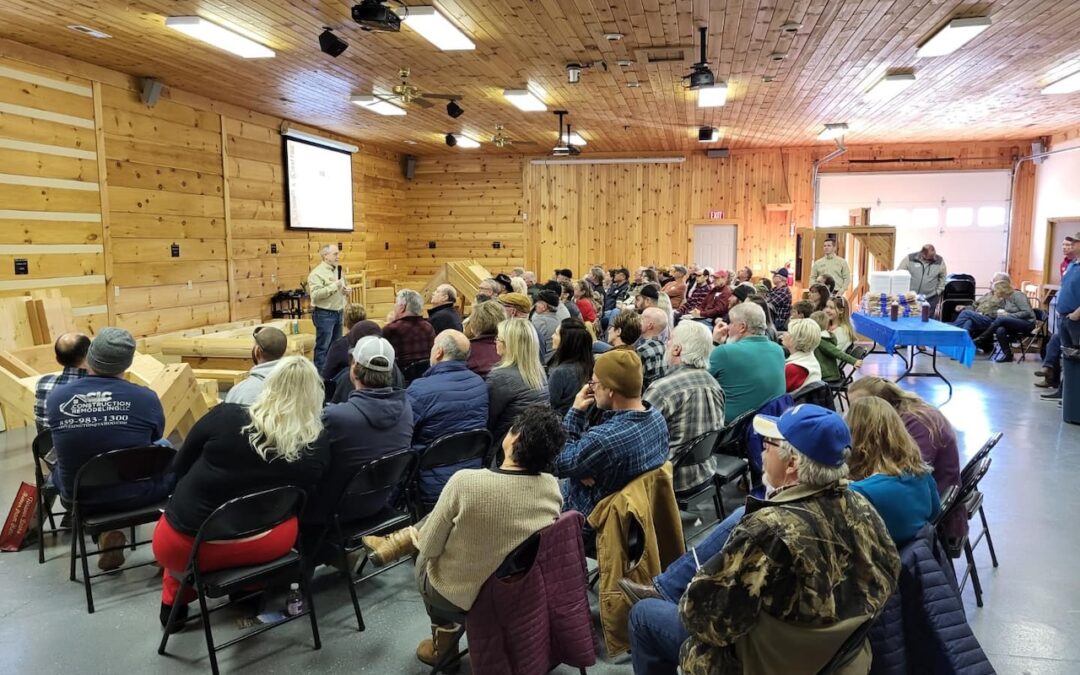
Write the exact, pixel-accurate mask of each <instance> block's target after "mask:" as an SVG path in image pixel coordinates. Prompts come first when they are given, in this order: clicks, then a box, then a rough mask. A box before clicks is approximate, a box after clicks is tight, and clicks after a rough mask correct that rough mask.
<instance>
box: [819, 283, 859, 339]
mask: <svg viewBox="0 0 1080 675" xmlns="http://www.w3.org/2000/svg"><path fill="white" fill-rule="evenodd" d="M825 316H827V317H829V332H830V333H832V334H833V337H835V338H836V346H837V347H838V348H839V349H840V351H842V352H846V351H847V349H848V347H850V346H851V343H853V342H855V327H854V326H852V325H851V305H850V304H849V303H848V301H847V300H846V299H844V297H843V296H840V295H834V296H833V297H831V298H829V301H828V302H826V303H825Z"/></svg>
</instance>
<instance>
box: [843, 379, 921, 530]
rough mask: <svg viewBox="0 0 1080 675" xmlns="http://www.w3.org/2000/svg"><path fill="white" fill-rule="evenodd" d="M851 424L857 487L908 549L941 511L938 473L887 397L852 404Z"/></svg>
mask: <svg viewBox="0 0 1080 675" xmlns="http://www.w3.org/2000/svg"><path fill="white" fill-rule="evenodd" d="M847 423H848V427H849V428H850V429H851V457H850V458H849V459H848V467H849V469H850V477H851V480H852V481H854V482H852V484H851V488H852V489H853V490H855V491H856V492H859V493H861V494H862V495H863V496H864V497H866V498H867V499H868V500H870V503H871V504H873V505H874V508H875V509H877V512H878V514H880V515H881V519H882V520H884V521H885V526H886V527H887V528H889V534H890V535H892V538H893V541H894V542H896V546H897V547H900V546H903V545H904V544H906V543H907V542H908V541H910V540H911V539H912V538H913V537H914V536H915V535H916V534H918V533H919V530H921V529H922V528H923V526H924V525H926V524H927V523H929V522H932V521H933V520H934V518H936V517H937V516H938V514H939V513H941V500H940V498H939V496H938V491H937V485H936V484H935V483H934V476H933V473H932V472H931V469H930V467H929V466H928V465H927V464H926V462H924V461H923V458H922V456H921V455H920V454H919V446H917V445H915V440H914V439H912V438H911V434H909V433H908V432H907V429H905V428H904V422H903V420H901V419H900V415H899V414H897V412H896V411H895V410H893V407H892V406H891V405H889V404H888V402H886V401H885V400H884V399H881V398H878V397H877V396H863V397H861V398H858V399H857V400H854V401H852V402H851V408H850V409H849V410H848V414H847Z"/></svg>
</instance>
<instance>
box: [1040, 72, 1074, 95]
mask: <svg viewBox="0 0 1080 675" xmlns="http://www.w3.org/2000/svg"><path fill="white" fill-rule="evenodd" d="M1074 91H1080V70H1078V71H1076V72H1075V73H1073V74H1072V75H1066V76H1065V77H1063V78H1061V79H1060V80H1058V81H1057V82H1054V83H1053V84H1050V85H1047V86H1046V87H1043V90H1042V93H1044V94H1071V93H1073V92H1074Z"/></svg>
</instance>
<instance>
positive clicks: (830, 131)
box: [818, 122, 848, 141]
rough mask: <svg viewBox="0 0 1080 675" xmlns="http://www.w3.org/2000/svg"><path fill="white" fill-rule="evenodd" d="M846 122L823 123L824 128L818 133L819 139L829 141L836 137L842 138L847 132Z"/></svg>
mask: <svg viewBox="0 0 1080 675" xmlns="http://www.w3.org/2000/svg"><path fill="white" fill-rule="evenodd" d="M847 130H848V125H847V122H833V123H830V124H826V125H825V129H823V130H822V132H821V133H820V134H818V140H819V141H831V140H833V139H836V138H842V137H843V136H844V134H846V133H847Z"/></svg>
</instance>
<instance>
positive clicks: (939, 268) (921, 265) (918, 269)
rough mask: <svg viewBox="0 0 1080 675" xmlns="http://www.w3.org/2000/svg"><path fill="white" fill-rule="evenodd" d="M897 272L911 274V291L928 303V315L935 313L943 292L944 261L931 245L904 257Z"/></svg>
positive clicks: (946, 273) (945, 275) (945, 274)
mask: <svg viewBox="0 0 1080 675" xmlns="http://www.w3.org/2000/svg"><path fill="white" fill-rule="evenodd" d="M896 269H898V270H906V271H907V272H908V273H909V274H911V291H912V293H915V294H916V295H921V296H923V297H925V298H926V301H927V302H928V303H930V315H931V316H933V315H934V313H935V312H937V307H938V302H939V301H940V300H941V293H942V291H944V290H945V277H947V276H948V275H949V273H948V272H946V271H945V260H944V259H943V258H942V257H941V256H939V255H938V254H937V251H936V250H935V249H934V245H933V244H927V245H925V246H923V247H922V248H921V249H920V250H918V251H916V252H915V253H912V254H911V255H908V256H904V259H903V260H901V261H900V266H899V267H897V268H896Z"/></svg>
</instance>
